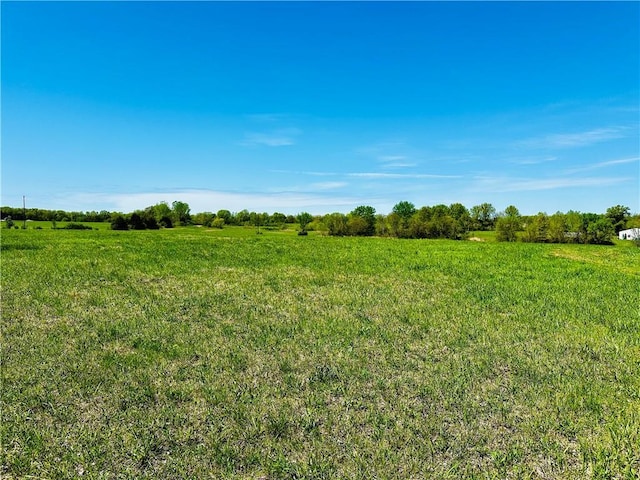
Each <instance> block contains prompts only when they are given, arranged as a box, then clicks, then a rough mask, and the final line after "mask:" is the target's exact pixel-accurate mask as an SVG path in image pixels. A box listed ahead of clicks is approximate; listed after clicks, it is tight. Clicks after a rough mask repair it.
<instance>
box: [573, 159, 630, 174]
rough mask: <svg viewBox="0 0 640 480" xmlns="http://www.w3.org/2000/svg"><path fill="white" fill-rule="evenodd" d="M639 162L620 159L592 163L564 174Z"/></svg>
mask: <svg viewBox="0 0 640 480" xmlns="http://www.w3.org/2000/svg"><path fill="white" fill-rule="evenodd" d="M639 162H640V157H631V158H621V159H618V160H607V161H605V162H598V163H592V164H591V165H585V166H583V167H578V168H573V169H569V170H565V171H564V173H565V174H572V173H579V172H586V171H589V170H597V169H599V168H607V167H613V166H615V165H624V164H628V163H639Z"/></svg>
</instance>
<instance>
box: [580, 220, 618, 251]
mask: <svg viewBox="0 0 640 480" xmlns="http://www.w3.org/2000/svg"><path fill="white" fill-rule="evenodd" d="M614 235H615V228H614V226H613V225H612V223H611V220H610V219H609V218H607V217H600V218H598V219H597V220H595V221H593V222H590V223H589V224H588V226H587V241H586V243H593V244H595V245H611V244H612V243H613V242H612V238H613V236H614Z"/></svg>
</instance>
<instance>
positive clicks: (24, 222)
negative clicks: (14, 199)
mask: <svg viewBox="0 0 640 480" xmlns="http://www.w3.org/2000/svg"><path fill="white" fill-rule="evenodd" d="M22 218H23V220H22V229H23V230H26V229H27V200H26V197H25V196H24V195H22Z"/></svg>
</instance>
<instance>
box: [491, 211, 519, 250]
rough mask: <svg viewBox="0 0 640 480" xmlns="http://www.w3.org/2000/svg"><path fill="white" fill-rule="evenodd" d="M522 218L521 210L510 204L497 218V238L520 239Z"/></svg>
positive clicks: (504, 239) (506, 240)
mask: <svg viewBox="0 0 640 480" xmlns="http://www.w3.org/2000/svg"><path fill="white" fill-rule="evenodd" d="M521 224H522V219H521V218H520V211H519V210H518V209H517V208H516V207H515V206H513V205H509V206H508V207H507V208H505V210H504V215H501V216H499V217H498V219H497V220H496V240H498V241H499V242H515V241H516V240H517V239H518V236H517V232H518V230H520V229H521V226H522V225H521Z"/></svg>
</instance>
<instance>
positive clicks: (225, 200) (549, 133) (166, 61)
mask: <svg viewBox="0 0 640 480" xmlns="http://www.w3.org/2000/svg"><path fill="white" fill-rule="evenodd" d="M1 15H2V65H1V66H2V72H1V73H2V198H1V201H2V205H9V206H19V205H21V204H22V196H23V195H26V197H27V204H28V206H30V207H38V208H47V209H65V210H82V211H85V210H102V209H106V210H117V211H124V212H130V211H132V210H134V209H137V208H144V207H146V206H149V205H152V204H155V203H157V202H159V201H163V200H164V201H167V202H169V203H170V202H172V201H173V200H181V201H186V202H187V203H189V204H190V206H191V210H192V211H193V212H201V211H214V212H215V211H217V210H219V209H223V208H225V209H229V210H231V211H239V210H242V209H244V208H246V209H249V210H252V211H266V212H269V213H272V212H274V211H280V212H284V213H297V212H300V211H309V212H311V213H318V214H319V213H330V212H334V211H341V212H345V213H346V212H349V211H351V210H353V208H355V207H356V206H358V205H371V206H373V207H375V208H376V210H377V211H378V213H388V212H390V211H391V209H392V207H393V205H394V204H395V203H397V202H399V201H401V200H408V201H411V202H413V203H414V204H416V205H417V206H423V205H435V204H439V203H445V204H450V203H454V202H461V203H463V204H464V205H466V206H467V207H469V208H470V207H472V206H473V205H477V204H480V203H483V202H490V203H492V204H493V205H494V206H495V207H496V209H498V210H503V209H504V208H505V207H507V206H508V205H510V204H513V205H516V206H517V207H518V208H519V209H520V211H521V212H522V213H524V214H533V213H537V212H538V211H546V212H547V213H554V212H556V211H558V210H560V211H567V210H570V209H573V210H579V211H585V212H604V211H605V210H606V209H607V208H608V207H609V206H612V205H616V204H622V205H626V206H629V207H630V208H631V210H632V211H634V212H638V211H640V134H639V132H640V111H639V98H640V96H639V90H640V73H639V72H640V60H639V59H640V33H639V30H640V27H639V25H640V4H639V3H638V2H621V3H614V2H603V3H591V2H568V3H557V2H537V3H531V2H513V3H511V2H496V3H486V2H470V3H466V2H444V3H437V2H408V3H400V2H388V3H387V2H371V3H369V2H353V3H346V2H316V3H311V2H300V3H297V2H282V3H271V2H257V3H253V2H193V3H173V2H60V3H56V2H42V3H40V2H37V3H35V2H2V4H1Z"/></svg>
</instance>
